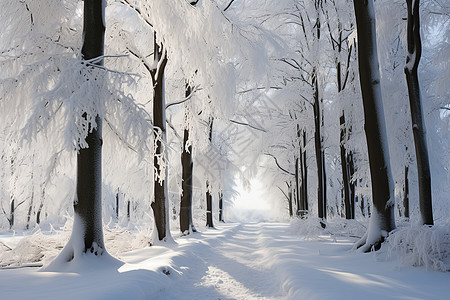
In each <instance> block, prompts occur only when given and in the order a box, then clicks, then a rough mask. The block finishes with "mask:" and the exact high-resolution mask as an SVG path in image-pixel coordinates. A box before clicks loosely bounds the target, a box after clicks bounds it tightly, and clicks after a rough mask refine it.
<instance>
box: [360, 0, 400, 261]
mask: <svg viewBox="0 0 450 300" xmlns="http://www.w3.org/2000/svg"><path fill="white" fill-rule="evenodd" d="M353 3H354V9H355V14H356V25H357V37H358V63H359V75H360V84H361V92H362V98H363V107H364V120H365V125H364V128H365V132H366V140H367V149H368V154H369V166H370V177H371V181H372V201H373V211H372V214H371V218H370V219H371V220H370V224H369V228H368V230H367V232H366V234H365V235H364V237H363V238H362V239H361V240H360V241H358V242H357V243H356V244H355V248H360V250H361V251H364V252H367V251H371V250H372V249H378V248H379V247H380V246H381V243H382V242H383V241H384V239H385V237H386V236H387V235H388V233H389V232H390V231H392V230H393V229H395V220H394V188H393V179H392V175H391V166H390V161H389V148H388V143H387V134H386V125H385V119H384V111H383V101H382V96H381V85H380V71H379V66H378V54H377V44H376V30H375V28H376V27H375V10H374V6H373V0H354V1H353Z"/></svg>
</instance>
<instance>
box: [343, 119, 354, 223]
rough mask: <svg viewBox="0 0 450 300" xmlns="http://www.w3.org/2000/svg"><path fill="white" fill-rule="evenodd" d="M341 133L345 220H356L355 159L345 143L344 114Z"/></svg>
mask: <svg viewBox="0 0 450 300" xmlns="http://www.w3.org/2000/svg"><path fill="white" fill-rule="evenodd" d="M340 125H341V133H340V148H341V167H342V185H343V187H344V205H345V218H346V219H354V218H355V193H354V191H355V184H354V183H353V182H352V176H353V173H354V170H353V159H352V153H351V152H347V149H346V148H345V142H346V141H347V132H346V129H345V115H344V112H342V115H341V117H340Z"/></svg>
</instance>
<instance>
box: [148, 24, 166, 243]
mask: <svg viewBox="0 0 450 300" xmlns="http://www.w3.org/2000/svg"><path fill="white" fill-rule="evenodd" d="M154 65H155V68H154V69H152V70H151V71H150V73H151V76H152V80H153V125H154V126H155V127H157V128H159V135H155V143H156V152H155V157H154V166H155V174H154V182H153V186H154V199H153V203H152V204H151V206H152V210H153V216H154V222H155V227H154V229H156V230H157V238H158V240H160V241H162V240H166V238H167V236H168V235H170V232H169V224H168V223H169V218H168V207H167V167H164V166H162V165H161V164H163V163H164V162H163V161H164V159H165V158H166V151H165V148H164V147H165V145H164V144H165V142H166V104H165V95H164V70H165V67H166V65H167V52H166V50H165V49H164V46H163V45H161V47H160V46H159V45H158V43H157V41H156V32H155V33H154ZM155 236H156V235H155Z"/></svg>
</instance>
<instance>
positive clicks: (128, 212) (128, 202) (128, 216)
mask: <svg viewBox="0 0 450 300" xmlns="http://www.w3.org/2000/svg"><path fill="white" fill-rule="evenodd" d="M130 206H131V202H130V200H128V201H127V220H128V222H129V221H130V217H131V214H130Z"/></svg>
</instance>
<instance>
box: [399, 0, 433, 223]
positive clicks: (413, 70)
mask: <svg viewBox="0 0 450 300" xmlns="http://www.w3.org/2000/svg"><path fill="white" fill-rule="evenodd" d="M419 2H420V1H419V0H406V4H407V7H408V25H407V26H408V28H407V42H408V53H407V56H406V65H405V74H406V82H407V84H408V94H409V104H410V109H411V121H412V129H413V136H414V146H415V149H416V159H417V173H418V178H419V180H418V181H419V206H420V215H421V217H422V223H423V224H426V225H433V205H432V200H431V174H430V163H429V160H428V149H427V138H426V130H425V124H424V120H423V112H422V101H421V96H420V86H419V78H418V76H417V68H418V66H419V61H420V57H421V54H422V45H421V40H420V16H419Z"/></svg>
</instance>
